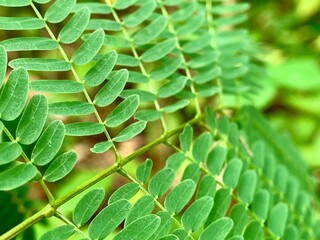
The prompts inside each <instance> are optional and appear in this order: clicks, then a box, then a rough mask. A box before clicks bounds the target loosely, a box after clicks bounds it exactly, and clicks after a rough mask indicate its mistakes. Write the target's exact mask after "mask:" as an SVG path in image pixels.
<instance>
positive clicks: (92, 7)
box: [72, 2, 111, 14]
mask: <svg viewBox="0 0 320 240" xmlns="http://www.w3.org/2000/svg"><path fill="white" fill-rule="evenodd" d="M83 8H88V9H89V11H90V12H91V13H97V14H108V13H111V8H110V7H109V6H108V5H106V4H105V3H95V2H83V3H82V2H78V3H76V5H74V7H73V9H72V12H77V11H79V10H81V9H83Z"/></svg>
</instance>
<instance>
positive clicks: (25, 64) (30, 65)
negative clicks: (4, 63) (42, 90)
mask: <svg viewBox="0 0 320 240" xmlns="http://www.w3.org/2000/svg"><path fill="white" fill-rule="evenodd" d="M9 66H10V67H12V68H19V67H22V68H24V69H26V70H29V71H40V72H50V71H51V72H59V71H62V72H63V71H69V70H70V69H71V64H70V63H69V62H66V61H64V60H59V59H51V58H17V59H14V60H12V61H10V62H9Z"/></svg>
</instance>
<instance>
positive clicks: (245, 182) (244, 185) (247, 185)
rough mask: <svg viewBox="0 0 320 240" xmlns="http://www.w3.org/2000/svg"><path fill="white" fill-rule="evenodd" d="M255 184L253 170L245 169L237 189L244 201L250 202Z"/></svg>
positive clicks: (255, 179) (255, 178) (255, 177)
mask: <svg viewBox="0 0 320 240" xmlns="http://www.w3.org/2000/svg"><path fill="white" fill-rule="evenodd" d="M256 184H257V175H256V173H255V172H254V171H253V170H247V171H246V172H245V173H244V174H242V176H241V178H240V181H239V184H238V187H237V190H238V196H239V198H240V199H241V200H242V201H243V202H245V203H247V204H248V203H251V202H252V200H253V194H254V191H255V188H256Z"/></svg>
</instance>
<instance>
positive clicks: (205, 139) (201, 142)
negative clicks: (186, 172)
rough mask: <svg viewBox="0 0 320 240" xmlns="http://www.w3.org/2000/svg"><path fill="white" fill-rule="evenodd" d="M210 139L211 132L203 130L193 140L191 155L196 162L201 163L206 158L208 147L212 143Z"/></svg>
mask: <svg viewBox="0 0 320 240" xmlns="http://www.w3.org/2000/svg"><path fill="white" fill-rule="evenodd" d="M212 140H213V138H212V135H211V133H209V132H205V133H202V134H201V135H200V136H199V137H198V138H197V139H196V141H195V142H194V146H193V149H192V156H193V159H194V160H195V161H196V162H197V163H203V162H204V161H205V160H206V158H207V155H208V152H209V149H210V147H211V145H212ZM207 164H208V163H207ZM208 168H209V166H208Z"/></svg>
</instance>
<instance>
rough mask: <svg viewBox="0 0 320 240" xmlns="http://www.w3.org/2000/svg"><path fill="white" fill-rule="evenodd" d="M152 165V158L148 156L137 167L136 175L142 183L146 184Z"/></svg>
mask: <svg viewBox="0 0 320 240" xmlns="http://www.w3.org/2000/svg"><path fill="white" fill-rule="evenodd" d="M152 165H153V162H152V160H151V159H149V158H147V159H146V160H145V161H144V162H143V163H141V164H140V165H139V166H138V167H137V170H136V177H137V179H138V181H139V182H140V183H141V184H144V183H145V182H146V181H147V180H148V178H149V176H150V174H151V169H152Z"/></svg>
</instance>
